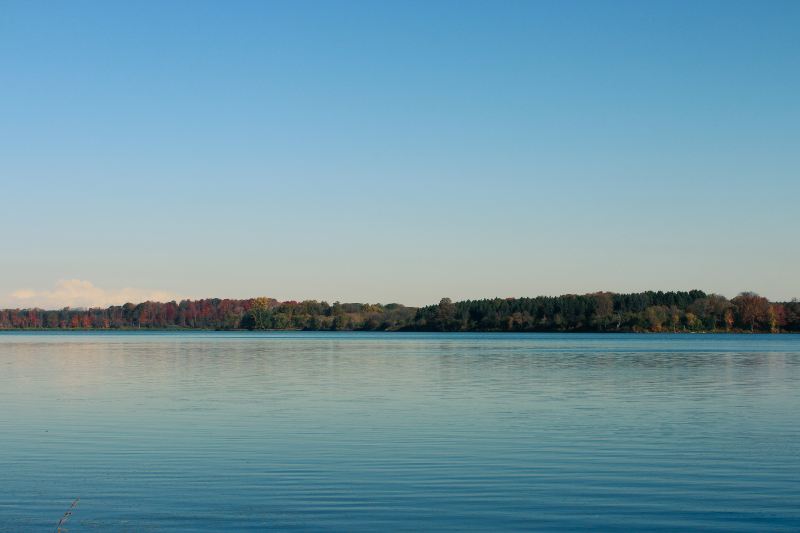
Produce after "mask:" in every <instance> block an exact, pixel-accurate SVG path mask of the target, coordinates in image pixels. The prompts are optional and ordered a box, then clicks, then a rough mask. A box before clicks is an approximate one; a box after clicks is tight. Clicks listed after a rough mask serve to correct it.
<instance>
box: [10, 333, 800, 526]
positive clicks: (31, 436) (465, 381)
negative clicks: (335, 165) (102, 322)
mask: <svg viewBox="0 0 800 533" xmlns="http://www.w3.org/2000/svg"><path fill="white" fill-rule="evenodd" d="M798 384H800V337H798V336H733V335H731V336H728V335H576V334H570V335H558V334H543V335H525V334H520V335H513V334H502V335H497V334H465V335H459V334H454V335H450V334H419V335H418V334H386V333H380V334H367V333H358V334H353V333H337V334H325V333H271V334H252V333H202V332H192V333H183V334H178V333H136V334H123V333H72V334H58V333H35V334H20V333H4V334H0V531H14V532H16V531H40V530H48V528H49V529H53V527H54V525H55V523H56V522H57V521H58V519H59V518H60V517H61V515H62V514H63V512H64V511H65V510H66V508H67V507H68V506H69V504H70V502H71V501H72V500H73V499H74V498H76V497H80V498H81V500H80V503H79V505H78V508H77V509H76V511H75V514H74V516H73V518H72V519H71V521H70V522H69V529H70V531H71V532H73V533H75V532H79V531H108V530H113V531H201V530H203V531H223V530H264V529H277V530H292V529H298V530H341V531H373V530H385V529H393V530H411V529H417V530H432V529H437V530H438V529H452V530H465V529H469V530H500V529H503V530H524V529H528V530H530V529H534V530H540V531H541V530H581V529H582V530H603V531H609V530H619V531H628V530H632V529H646V530H651V531H652V530H663V531H674V530H682V531H686V530H709V529H717V530H724V531H733V530H739V531H790V530H798V529H800V441H799V440H798V437H800V429H798V415H797V413H798V412H800V392H799V389H798Z"/></svg>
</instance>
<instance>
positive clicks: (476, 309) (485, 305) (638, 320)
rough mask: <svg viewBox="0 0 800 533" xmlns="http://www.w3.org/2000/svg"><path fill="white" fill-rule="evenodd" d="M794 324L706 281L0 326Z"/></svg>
mask: <svg viewBox="0 0 800 533" xmlns="http://www.w3.org/2000/svg"><path fill="white" fill-rule="evenodd" d="M37 328H44V329H139V328H150V329H214V330H230V329H249V330H312V331H562V332H566V331H584V332H590V331H607V332H615V331H619V332H670V331H671V332H692V331H695V332H700V331H708V332H723V331H736V332H772V333H778V332H797V331H800V302H799V301H797V300H792V301H791V302H770V301H768V300H767V299H766V298H763V297H761V296H759V295H757V294H755V293H751V292H745V293H741V294H739V295H738V296H737V297H735V298H733V299H731V300H728V299H727V298H725V297H724V296H720V295H717V294H706V293H705V292H703V291H698V290H694V291H689V292H662V291H658V292H654V291H647V292H640V293H633V294H615V293H610V292H598V293H593V294H583V295H571V294H570V295H564V296H554V297H550V296H539V297H536V298H494V299H486V300H466V301H462V302H452V301H451V300H450V299H449V298H443V299H442V300H441V301H440V302H439V303H438V304H435V305H428V306H425V307H420V308H416V307H406V306H404V305H401V304H387V305H381V304H361V303H339V302H335V303H333V304H329V303H327V302H318V301H315V300H307V301H303V302H295V301H287V302H279V301H277V300H275V299H272V298H251V299H247V300H227V299H225V300H220V299H204V300H183V301H181V302H167V303H160V302H144V303H139V304H132V303H127V304H125V305H121V306H111V307H107V308H104V309H102V308H98V309H74V308H65V309H61V310H57V311H47V310H43V309H5V310H1V311H0V329H37Z"/></svg>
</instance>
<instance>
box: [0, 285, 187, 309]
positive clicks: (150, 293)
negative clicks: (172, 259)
mask: <svg viewBox="0 0 800 533" xmlns="http://www.w3.org/2000/svg"><path fill="white" fill-rule="evenodd" d="M10 298H11V307H28V308H30V307H40V308H43V309H61V308H63V307H108V306H109V305H122V304H124V303H127V302H132V303H139V302H145V301H148V300H150V301H154V302H169V301H170V300H178V299H180V298H179V297H178V296H176V295H175V294H172V293H169V292H166V291H158V290H152V289H133V288H129V287H128V288H124V289H103V288H100V287H96V286H95V285H94V284H92V283H91V282H89V281H85V280H80V279H64V280H60V281H59V282H58V283H56V286H55V287H54V288H53V290H33V289H19V290H16V291H14V292H12V293H11V294H10Z"/></svg>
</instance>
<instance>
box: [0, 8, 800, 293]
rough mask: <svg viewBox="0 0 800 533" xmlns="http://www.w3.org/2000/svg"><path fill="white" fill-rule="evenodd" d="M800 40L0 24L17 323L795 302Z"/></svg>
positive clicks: (7, 268)
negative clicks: (390, 309) (443, 303)
mask: <svg viewBox="0 0 800 533" xmlns="http://www.w3.org/2000/svg"><path fill="white" fill-rule="evenodd" d="M798 28H800V2H797V1H787V2H779V1H770V2H761V1H753V2H733V1H727V0H726V1H719V2H715V1H700V2H698V1H690V2H641V1H632V2H599V1H591V2H574V1H552V2H534V1H529V2H511V1H503V2H490V1H486V2H466V1H456V2H444V1H429V0H427V1H422V2H410V1H405V0H403V1H398V2H366V1H365V2H342V1H326V2H316V1H315V2H300V1H287V2H266V1H254V2H244V1H232V2H201V1H197V0H192V1H187V2H179V1H168V2H160V1H159V2H155V1H153V2H139V1H137V2H101V1H98V2H82V1H71V2H37V1H27V0H26V1H19V2H15V1H8V0H0V227H1V228H2V238H1V239H0V306H2V307H5V306H15V307H16V306H27V305H42V306H50V307H52V306H61V305H87V304H106V303H109V302H113V301H116V300H122V299H138V298H141V299H145V298H150V297H153V298H171V297H176V298H180V297H191V298H196V297H250V296H259V295H266V296H272V297H276V298H279V299H306V298H313V299H325V300H328V301H335V300H340V301H370V302H375V301H380V302H389V301H399V302H403V303H407V304H423V303H430V302H435V301H438V299H439V298H441V297H443V296H449V297H451V298H453V299H462V298H481V297H494V296H501V297H506V296H534V295H539V294H560V293H584V292H590V291H596V290H611V291H617V292H622V291H638V290H644V289H664V290H673V289H682V290H683V289H692V288H700V289H704V290H706V291H711V292H719V293H722V294H724V295H726V296H729V297H732V296H735V295H736V293H738V292H740V291H743V290H754V291H757V292H759V293H761V294H763V295H765V296H768V297H769V298H771V299H790V298H792V297H800V275H798V272H800V268H799V267H800V238H798V233H800V231H799V230H800V206H799V205H798V200H799V199H800V30H798ZM119 303H122V302H119Z"/></svg>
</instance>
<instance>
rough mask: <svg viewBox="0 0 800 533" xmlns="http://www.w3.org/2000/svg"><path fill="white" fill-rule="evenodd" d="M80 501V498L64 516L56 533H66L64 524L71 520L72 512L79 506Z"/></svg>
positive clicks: (76, 499)
mask: <svg viewBox="0 0 800 533" xmlns="http://www.w3.org/2000/svg"><path fill="white" fill-rule="evenodd" d="M79 501H80V498H75V501H74V502H72V505H70V506H69V509H67V512H66V513H64V516H62V517H61V520H59V521H58V526H57V527H56V533H64V532H65V531H66V529H65V528H64V524H66V523H67V520H69V517H70V516H72V511H73V510H74V509H75V506H77V505H78V502H79Z"/></svg>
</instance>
